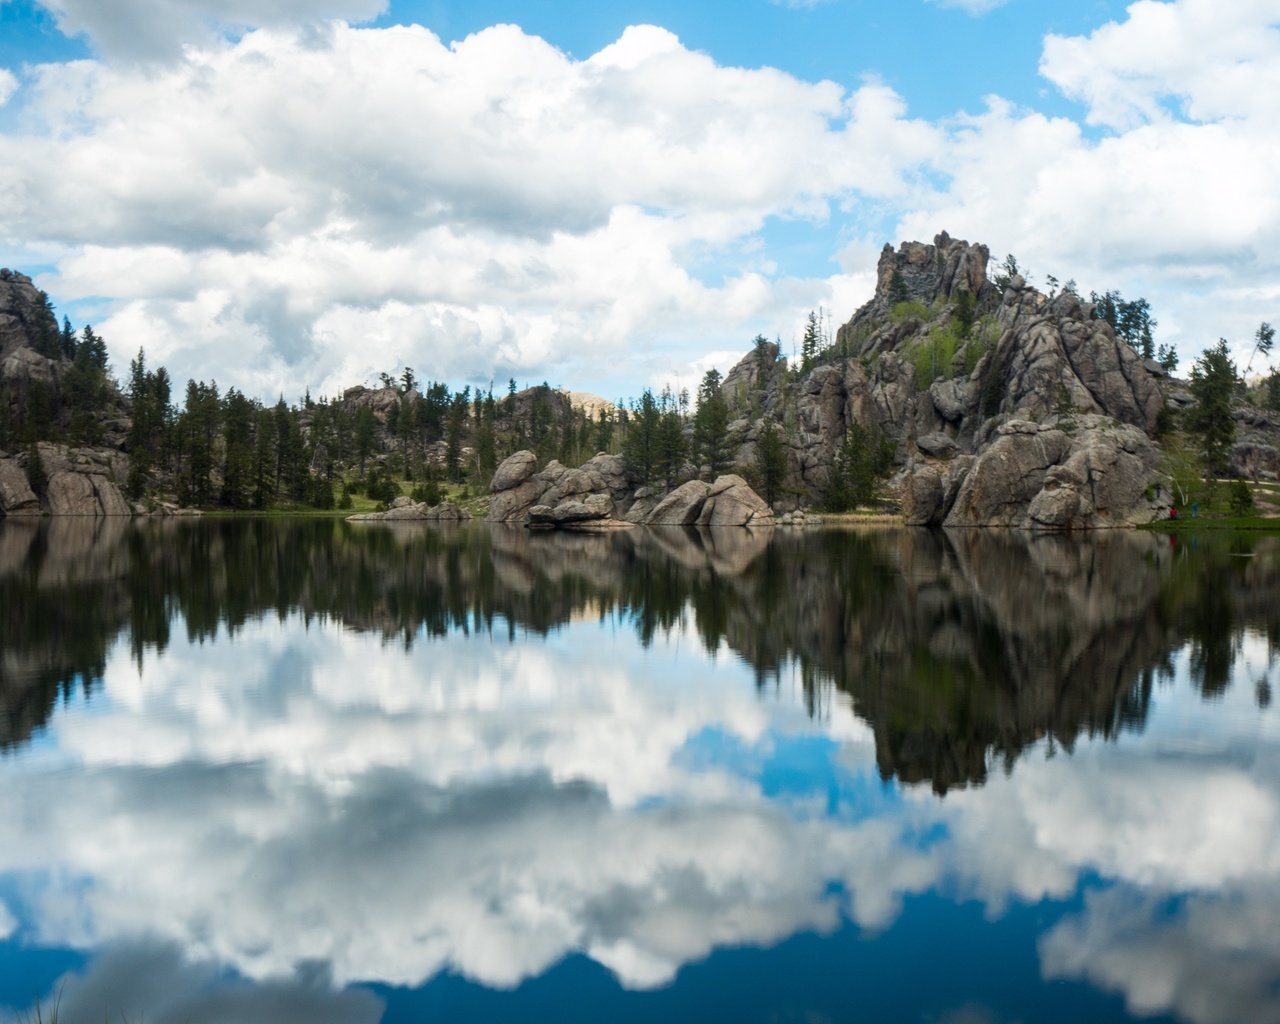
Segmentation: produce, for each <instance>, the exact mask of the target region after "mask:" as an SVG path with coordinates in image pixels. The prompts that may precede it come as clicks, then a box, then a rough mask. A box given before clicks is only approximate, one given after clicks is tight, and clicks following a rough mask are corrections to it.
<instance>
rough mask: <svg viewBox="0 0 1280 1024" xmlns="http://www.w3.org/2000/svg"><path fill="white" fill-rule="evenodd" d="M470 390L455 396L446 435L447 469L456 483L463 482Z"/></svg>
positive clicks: (450, 408) (450, 477) (450, 407)
mask: <svg viewBox="0 0 1280 1024" xmlns="http://www.w3.org/2000/svg"><path fill="white" fill-rule="evenodd" d="M468 390H469V389H463V390H462V391H459V392H458V393H457V394H455V395H454V396H453V402H452V403H451V404H450V406H449V425H448V430H447V431H446V433H445V456H444V459H445V469H446V471H447V472H448V474H449V479H450V480H452V481H453V482H454V483H459V482H461V480H462V433H463V430H464V428H465V427H466V422H467V405H468V404H469V403H468V398H467V394H468Z"/></svg>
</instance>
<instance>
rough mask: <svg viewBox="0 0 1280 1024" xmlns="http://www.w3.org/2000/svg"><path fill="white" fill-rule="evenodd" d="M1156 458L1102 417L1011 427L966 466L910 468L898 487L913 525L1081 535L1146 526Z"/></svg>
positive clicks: (1140, 437)
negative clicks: (1088, 531)
mask: <svg viewBox="0 0 1280 1024" xmlns="http://www.w3.org/2000/svg"><path fill="white" fill-rule="evenodd" d="M1158 463H1159V453H1158V451H1157V449H1156V447H1155V445H1154V444H1153V443H1152V442H1151V440H1150V439H1149V438H1148V437H1147V436H1146V435H1145V434H1144V433H1143V432H1142V431H1140V430H1138V429H1136V428H1135V427H1131V426H1128V425H1126V424H1120V423H1116V422H1115V421H1114V420H1110V419H1107V418H1105V417H1099V416H1090V417H1082V418H1081V420H1080V421H1079V422H1078V423H1076V424H1075V425H1074V426H1073V427H1072V428H1071V430H1070V432H1068V430H1064V429H1062V428H1061V427H1060V426H1058V425H1041V424H1037V423H1034V422H1032V421H1030V420H1011V421H1009V422H1007V423H1004V424H1003V425H1001V426H1000V427H999V428H998V429H997V431H996V437H995V439H994V441H993V442H992V443H991V444H990V445H989V446H988V447H986V448H985V449H984V450H983V451H982V453H981V454H980V455H978V456H976V457H974V458H972V459H971V460H969V462H968V464H967V465H961V466H957V467H955V468H954V469H952V468H950V467H940V466H938V465H936V464H923V465H919V464H918V465H915V466H914V467H913V468H912V469H911V470H910V472H908V473H907V474H905V475H904V479H903V481H902V504H903V514H904V517H905V519H906V521H907V522H908V523H909V524H912V525H920V526H936V525H945V526H1012V527H1019V528H1022V529H1030V530H1080V529H1096V528H1104V527H1116V526H1130V525H1134V524H1136V523H1140V522H1150V521H1151V520H1152V519H1155V518H1157V517H1158V516H1159V515H1160V512H1161V507H1160V506H1158V505H1156V504H1155V503H1154V501H1152V500H1151V499H1149V498H1148V496H1147V485H1148V481H1150V480H1151V479H1153V478H1154V475H1155V474H1156V471H1157V466H1158Z"/></svg>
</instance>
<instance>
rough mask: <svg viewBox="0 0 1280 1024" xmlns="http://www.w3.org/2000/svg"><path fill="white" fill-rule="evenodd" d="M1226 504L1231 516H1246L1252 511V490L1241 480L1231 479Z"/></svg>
mask: <svg viewBox="0 0 1280 1024" xmlns="http://www.w3.org/2000/svg"><path fill="white" fill-rule="evenodd" d="M1227 504H1228V505H1229V506H1230V508H1231V514H1232V515H1233V516H1247V515H1248V514H1249V513H1250V512H1252V511H1253V491H1251V490H1250V489H1249V485H1248V484H1247V483H1245V482H1244V481H1243V480H1232V481H1231V490H1230V494H1229V495H1228V497H1227Z"/></svg>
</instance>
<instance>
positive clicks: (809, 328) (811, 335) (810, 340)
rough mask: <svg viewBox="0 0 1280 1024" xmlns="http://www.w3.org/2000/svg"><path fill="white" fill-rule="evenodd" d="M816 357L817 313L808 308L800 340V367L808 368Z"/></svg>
mask: <svg viewBox="0 0 1280 1024" xmlns="http://www.w3.org/2000/svg"><path fill="white" fill-rule="evenodd" d="M817 358H818V314H817V313H815V312H814V311H813V310H809V319H808V320H807V321H805V325H804V336H803V337H802V338H801V340H800V369H801V371H802V372H803V371H805V370H808V369H809V368H810V367H811V366H813V364H814V362H815V360H817Z"/></svg>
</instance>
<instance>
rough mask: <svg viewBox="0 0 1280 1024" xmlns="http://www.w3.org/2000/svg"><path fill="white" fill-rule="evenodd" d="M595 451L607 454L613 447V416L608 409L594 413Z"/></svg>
mask: <svg viewBox="0 0 1280 1024" xmlns="http://www.w3.org/2000/svg"><path fill="white" fill-rule="evenodd" d="M595 442H596V451H598V452H607V451H609V450H610V448H611V447H612V445H613V416H612V414H611V413H610V411H609V410H608V409H603V408H602V409H601V410H600V411H599V412H598V413H596V438H595Z"/></svg>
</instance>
